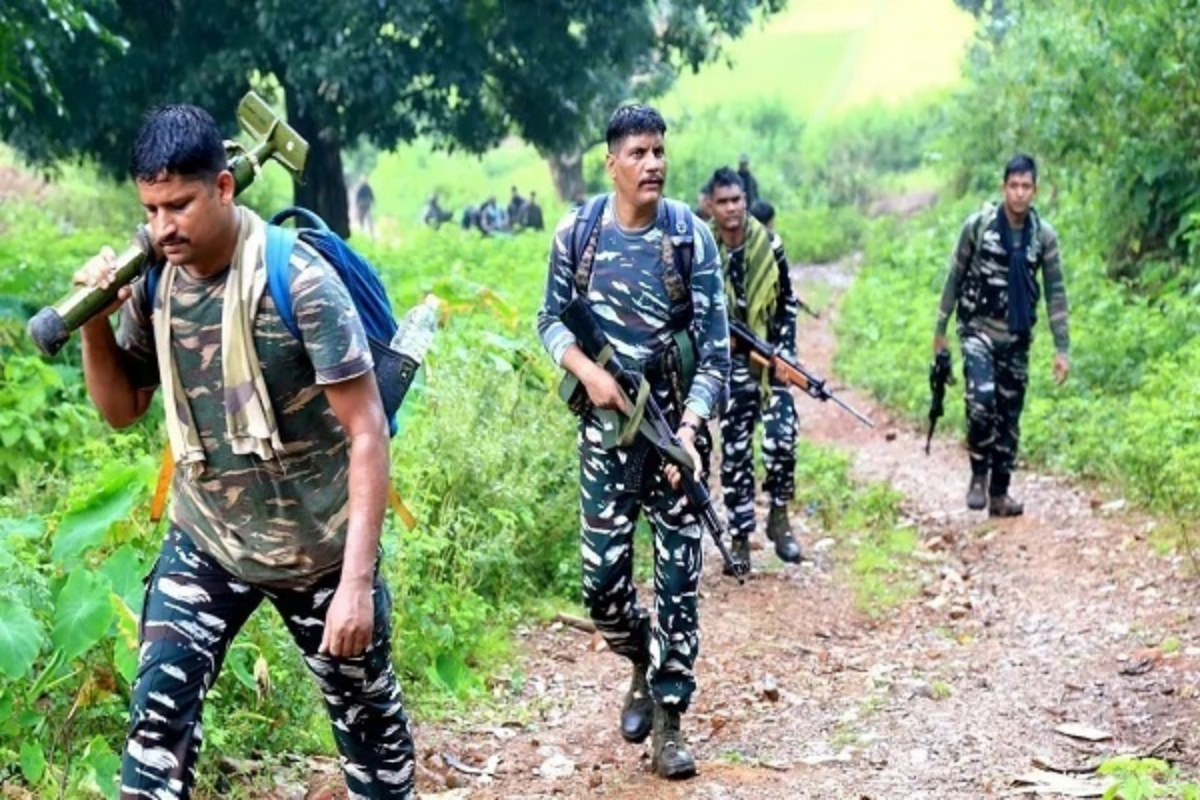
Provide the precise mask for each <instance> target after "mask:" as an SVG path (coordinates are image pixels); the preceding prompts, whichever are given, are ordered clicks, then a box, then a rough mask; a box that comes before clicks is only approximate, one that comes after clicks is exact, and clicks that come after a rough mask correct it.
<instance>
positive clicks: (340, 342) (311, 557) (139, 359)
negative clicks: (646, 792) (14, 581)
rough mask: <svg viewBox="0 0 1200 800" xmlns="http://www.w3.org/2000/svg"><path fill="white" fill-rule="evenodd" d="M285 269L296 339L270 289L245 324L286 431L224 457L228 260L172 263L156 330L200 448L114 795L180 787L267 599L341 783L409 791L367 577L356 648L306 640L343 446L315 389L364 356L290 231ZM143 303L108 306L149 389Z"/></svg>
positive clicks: (152, 369) (154, 603) (165, 557)
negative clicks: (364, 637)
mask: <svg viewBox="0 0 1200 800" xmlns="http://www.w3.org/2000/svg"><path fill="white" fill-rule="evenodd" d="M259 268H264V267H262V265H261V264H260V265H259ZM290 269H291V284H290V286H291V293H292V298H293V302H294V308H295V316H296V320H297V322H298V324H299V326H300V331H301V340H297V339H296V338H294V337H293V335H292V334H291V333H290V332H289V331H288V329H287V328H286V327H285V326H284V323H283V321H282V319H281V318H280V316H279V314H278V312H277V311H276V310H275V306H274V303H273V301H272V298H271V294H270V292H267V293H265V294H264V296H263V299H262V302H261V305H260V306H259V310H258V313H257V314H256V315H255V318H254V323H253V325H254V347H255V349H256V351H257V354H258V357H259V361H260V363H261V365H262V372H263V377H264V379H265V382H266V385H267V390H268V394H269V395H270V398H271V402H272V404H273V406H274V408H275V417H276V423H277V425H278V427H279V433H280V438H281V439H282V440H283V442H284V443H285V452H283V453H282V454H279V455H278V458H277V460H275V461H264V460H261V459H259V458H258V457H257V456H254V455H236V454H234V452H233V451H232V448H231V447H230V445H229V441H228V435H227V431H226V412H225V392H224V387H223V386H222V381H223V372H222V360H221V350H222V348H221V341H222V330H221V328H222V308H223V305H224V302H225V294H226V287H227V281H226V279H227V277H228V276H229V274H230V273H229V272H228V271H226V272H224V273H221V274H220V275H217V276H215V277H213V278H209V279H196V278H192V277H190V276H189V275H188V274H187V272H186V271H185V270H178V271H177V273H176V277H175V281H174V287H173V291H172V292H171V296H170V302H171V304H172V305H171V342H172V346H173V351H174V358H175V364H176V368H177V370H178V372H179V374H180V376H181V378H182V382H183V388H184V391H185V393H186V396H187V401H188V403H189V405H190V407H191V411H192V416H193V418H194V420H195V424H196V428H197V430H198V432H199V436H200V439H201V441H202V442H203V446H204V450H205V461H204V464H203V469H202V471H201V473H200V474H199V475H198V476H197V477H196V478H194V479H193V478H191V477H189V476H188V474H187V470H182V469H180V470H176V472H175V476H174V484H173V496H174V502H173V504H172V509H171V525H170V528H169V530H168V531H167V534H166V537H165V540H164V542H163V546H162V550H161V552H160V554H159V557H158V561H157V563H156V565H155V567H154V569H153V571H152V573H151V575H150V577H149V578H148V580H147V589H146V602H145V608H144V610H143V612H142V620H141V626H140V639H141V652H140V660H139V667H138V675H137V680H136V682H135V684H134V687H133V703H132V706H133V709H132V715H131V716H132V722H131V727H130V731H129V737H128V742H127V746H126V754H125V758H124V759H123V767H122V776H121V784H122V796H130V797H154V798H175V797H186V796H187V794H188V792H189V791H190V787H191V785H192V782H193V779H194V767H195V761H196V757H197V754H198V752H199V749H200V743H201V739H202V731H201V724H200V722H201V716H202V707H203V701H204V696H205V695H206V694H207V692H208V690H209V688H210V687H211V686H212V683H213V681H214V680H215V679H216V676H217V674H218V672H219V670H220V668H221V664H222V661H223V659H224V657H225V654H226V652H227V651H228V648H229V646H230V644H231V643H232V640H233V638H234V637H235V636H236V635H237V632H238V630H240V629H241V627H242V625H243V624H244V623H245V621H246V620H247V619H248V618H249V616H250V614H251V613H252V612H253V611H254V609H255V608H257V607H258V605H259V604H260V603H261V602H262V601H263V600H264V599H267V600H269V601H270V602H271V603H272V604H273V605H274V606H275V607H276V609H277V610H278V611H279V613H280V616H281V617H282V618H283V621H284V623H285V624H286V626H287V627H288V629H289V631H291V633H292V636H293V638H294V639H295V641H296V643H297V645H299V647H300V649H301V651H302V653H303V655H304V658H305V662H306V663H307V665H308V667H309V670H310V671H311V672H312V673H313V675H314V677H315V678H316V681H317V684H318V686H319V688H320V689H321V691H322V693H323V694H324V696H325V701H326V705H327V707H328V710H329V714H330V718H331V721H332V723H333V732H334V739H335V741H336V742H337V745H338V749H339V751H340V752H341V755H342V766H343V770H344V773H345V777H346V783H347V786H348V787H349V789H350V792H351V796H353V797H408V796H410V795H411V793H412V790H413V769H414V766H413V743H412V738H411V735H410V733H409V729H408V720H407V718H406V716H405V713H404V708H403V705H402V698H401V694H400V688H399V684H398V682H397V680H396V676H395V674H394V673H393V671H392V665H391V614H390V609H391V599H390V596H389V594H388V590H387V587H386V585H385V584H384V583H383V582H382V581H381V580H380V578H379V575H378V573H377V574H376V576H375V582H374V603H375V625H374V632H373V639H372V642H371V645H370V646H369V647H368V649H367V650H366V652H364V653H363V654H361V655H359V656H355V657H353V658H336V657H333V656H331V655H328V654H320V653H318V652H317V651H318V647H319V645H320V643H321V639H322V635H323V633H324V627H325V617H326V614H327V612H328V608H329V603H330V601H331V600H332V597H333V594H334V591H335V589H336V588H337V585H338V581H339V579H340V573H341V563H342V555H343V550H344V547H345V542H346V530H347V522H348V517H349V487H348V480H347V477H348V472H349V442H348V440H347V438H346V435H345V432H344V430H343V429H342V427H341V425H340V424H339V422H338V419H337V417H336V415H335V414H334V413H333V411H332V409H331V408H330V407H329V404H328V401H327V400H326V397H325V394H324V392H323V391H321V388H320V387H321V386H322V385H323V384H327V383H335V382H340V381H344V380H348V379H350V378H353V377H357V376H359V375H361V374H363V373H364V372H366V371H368V370H370V369H371V366H372V364H371V358H370V354H369V351H368V350H367V347H366V336H365V334H364V333H363V330H362V327H361V325H360V324H359V323H358V321H357V316H356V313H355V311H354V307H353V304H352V302H351V300H350V298H349V296H348V295H347V293H346V290H345V288H344V286H343V285H342V284H341V282H340V281H339V280H338V279H337V277H336V274H335V273H334V272H333V269H332V267H330V266H329V265H328V264H327V263H326V262H325V261H324V260H323V259H321V257H320V256H318V255H317V254H316V252H315V251H313V250H311V249H310V248H309V247H308V246H307V245H305V244H299V245H298V246H297V247H296V249H295V251H294V252H293V254H292V257H291V261H290ZM148 306H149V303H148V301H147V298H146V296H145V287H144V282H143V283H142V284H139V286H138V287H136V288H135V291H134V295H133V297H132V298H130V300H129V301H128V302H127V303H126V305H125V307H124V309H123V311H122V316H121V321H120V325H119V328H118V332H117V339H118V343H119V345H120V346H121V347H122V348H123V349H125V350H126V352H127V353H128V354H129V356H130V359H129V360H130V362H131V371H132V378H133V380H134V383H135V385H137V386H140V387H142V388H146V389H151V388H153V387H155V386H157V385H158V384H159V382H160V376H159V374H158V370H159V367H158V361H157V356H156V353H155V344H154V342H155V339H154V335H153V325H152V322H151V318H150V316H149V315H148V314H147V313H146V309H147V308H148ZM347 323H349V324H347Z"/></svg>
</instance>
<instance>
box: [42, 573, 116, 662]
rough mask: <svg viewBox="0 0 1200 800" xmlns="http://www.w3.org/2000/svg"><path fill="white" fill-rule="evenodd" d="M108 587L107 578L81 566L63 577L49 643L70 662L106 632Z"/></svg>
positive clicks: (110, 610) (109, 621)
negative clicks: (63, 581)
mask: <svg viewBox="0 0 1200 800" xmlns="http://www.w3.org/2000/svg"><path fill="white" fill-rule="evenodd" d="M111 594H112V588H111V587H110V585H109V583H108V578H106V577H104V576H103V575H96V574H93V573H91V572H88V571H87V570H85V569H83V568H82V567H79V568H76V569H75V570H74V571H72V572H71V574H70V575H69V576H67V582H66V584H65V585H64V586H63V588H62V591H61V592H59V593H58V602H57V603H56V604H55V607H54V629H53V630H52V631H51V632H50V640H51V641H52V642H53V643H54V646H55V647H57V648H58V649H60V650H62V654H63V659H64V660H66V661H70V660H71V659H73V658H76V657H78V656H81V655H83V654H84V653H86V652H87V651H88V650H89V649H91V647H92V645H94V644H95V643H96V642H98V641H100V639H101V638H103V637H104V636H105V635H106V634H107V633H108V626H109V625H111V624H112V619H113V607H112V600H111V599H110V595H111Z"/></svg>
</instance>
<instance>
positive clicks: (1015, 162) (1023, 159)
mask: <svg viewBox="0 0 1200 800" xmlns="http://www.w3.org/2000/svg"><path fill="white" fill-rule="evenodd" d="M1026 174H1028V175H1030V176H1031V177H1032V178H1033V183H1034V185H1035V186H1036V185H1037V162H1036V161H1034V160H1033V156H1031V155H1029V154H1028V153H1017V154H1016V155H1015V156H1013V157H1012V158H1010V159H1009V160H1008V163H1007V164H1005V165H1004V182H1005V183H1008V177H1009V176H1010V175H1026Z"/></svg>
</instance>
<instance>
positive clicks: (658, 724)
mask: <svg viewBox="0 0 1200 800" xmlns="http://www.w3.org/2000/svg"><path fill="white" fill-rule="evenodd" d="M651 750H652V751H653V754H652V755H651V757H650V768H651V769H652V770H654V774H655V775H657V776H658V777H660V778H667V779H668V780H682V779H683V778H690V777H692V776H693V775H695V774H696V759H694V758H692V754H691V753H689V752H688V749H687V743H686V742H684V741H683V732H682V731H681V730H680V729H679V712H678V711H674V710H672V709H668V708H663V707H662V706H660V705H655V706H654V740H653V745H652V747H651Z"/></svg>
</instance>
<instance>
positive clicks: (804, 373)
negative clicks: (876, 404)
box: [729, 319, 875, 428]
mask: <svg viewBox="0 0 1200 800" xmlns="http://www.w3.org/2000/svg"><path fill="white" fill-rule="evenodd" d="M729 332H730V333H731V334H733V338H734V339H735V340H736V341H738V342H739V343H741V344H742V345H743V346H744V347H745V348H746V349H747V351H748V352H749V355H750V361H751V362H753V363H755V364H759V365H761V366H763V367H765V368H769V369H770V370H771V371H772V372H774V373H775V377H777V378H778V379H779V380H781V381H783V382H784V383H786V384H788V385H789V386H795V387H796V388H797V389H799V390H800V391H802V392H804V393H805V394H807V395H808V396H809V397H811V398H813V399H814V400H820V401H821V402H826V401H832V402H833V403H834V404H835V405H837V406H840V407H841V408H842V409H844V410H845V411H847V412H849V413H850V414H851V415H853V416H854V417H855V418H856V419H857V420H858V421H859V422H861V423H863V424H864V425H866V426H867V427H868V428H874V427H875V423H874V422H872V421H871V420H870V419H869V418H868V417H866V416H863V415H862V414H861V413H859V412H858V411H856V410H854V409H853V408H851V407H850V405H848V404H847V403H846V402H845V401H843V400H842V399H841V398H839V397H837V396H836V395H834V393H833V392H831V391H829V390H828V389H827V388H825V381H824V380H823V379H821V378H818V377H817V376H816V375H814V374H813V373H811V372H809V371H808V370H807V369H805V368H804V367H803V366H801V365H800V364H799V363H797V362H793V361H792V360H790V359H788V358H787V357H785V356H784V355H782V354H781V353H780V352H779V348H778V347H775V346H774V345H771V344H769V343H768V342H764V341H763V340H762V339H760V338H758V337H757V336H755V335H754V331H752V330H750V326H748V325H747V324H746V323H744V322H742V321H741V320H736V319H731V320H729Z"/></svg>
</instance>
